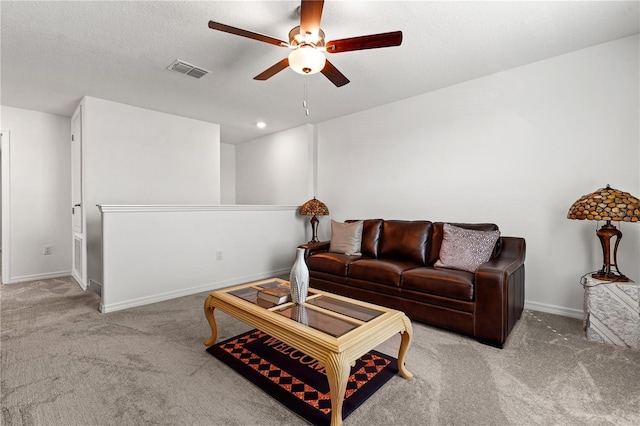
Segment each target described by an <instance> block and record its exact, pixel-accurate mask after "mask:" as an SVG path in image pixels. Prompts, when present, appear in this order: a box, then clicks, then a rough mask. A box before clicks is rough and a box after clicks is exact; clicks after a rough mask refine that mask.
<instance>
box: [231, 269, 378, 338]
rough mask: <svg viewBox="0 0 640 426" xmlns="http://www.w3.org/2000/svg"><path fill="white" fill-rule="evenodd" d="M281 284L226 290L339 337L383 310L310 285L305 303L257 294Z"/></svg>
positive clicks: (271, 282) (258, 284)
mask: <svg viewBox="0 0 640 426" xmlns="http://www.w3.org/2000/svg"><path fill="white" fill-rule="evenodd" d="M284 283H285V285H288V283H286V282H284ZM282 285H283V282H278V281H268V282H261V283H256V284H255V285H251V284H249V285H247V286H244V287H241V288H238V289H235V290H231V291H229V292H228V293H229V294H232V295H234V296H236V297H239V298H241V299H243V300H246V301H248V302H251V303H254V304H256V305H259V306H261V307H263V308H265V309H269V310H271V311H273V312H275V313H277V314H280V315H282V316H284V317H287V318H290V319H292V320H294V321H297V322H298V323H300V324H303V325H306V326H308V327H311V328H314V329H316V330H319V331H322V332H323V333H326V334H329V335H331V336H334V337H340V336H342V335H344V334H346V333H348V332H350V331H352V330H354V329H356V328H357V327H359V326H360V325H362V324H364V323H367V322H368V321H371V320H372V319H374V318H377V317H378V316H380V315H382V314H384V311H382V310H376V309H371V308H369V307H366V306H362V305H359V304H356V303H351V302H348V301H345V300H342V299H338V298H336V297H331V296H330V295H326V294H319V293H314V290H313V289H310V290H309V294H308V296H307V301H306V304H305V305H296V304H294V303H292V302H290V301H285V302H284V303H281V304H279V305H278V304H275V303H272V302H269V301H267V300H265V299H263V298H261V297H259V291H260V290H262V289H266V288H269V287H276V286H282Z"/></svg>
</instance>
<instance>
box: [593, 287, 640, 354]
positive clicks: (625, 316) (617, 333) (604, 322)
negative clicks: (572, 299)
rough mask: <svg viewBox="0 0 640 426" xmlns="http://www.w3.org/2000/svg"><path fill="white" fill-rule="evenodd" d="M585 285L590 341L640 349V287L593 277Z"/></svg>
mask: <svg viewBox="0 0 640 426" xmlns="http://www.w3.org/2000/svg"><path fill="white" fill-rule="evenodd" d="M582 285H583V286H584V290H585V291H584V323H583V324H584V330H585V332H586V334H587V340H590V341H594V342H601V343H609V344H612V345H617V346H624V347H627V348H636V349H640V285H639V284H638V283H635V282H633V281H629V282H611V281H602V280H597V279H595V278H593V277H591V276H587V277H584V278H583V279H582Z"/></svg>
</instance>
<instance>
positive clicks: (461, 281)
mask: <svg viewBox="0 0 640 426" xmlns="http://www.w3.org/2000/svg"><path fill="white" fill-rule="evenodd" d="M473 278H474V274H472V273H471V272H467V271H459V270H454V269H437V268H433V267H424V268H416V269H411V270H409V271H405V272H404V273H403V274H402V288H403V289H407V290H414V291H420V292H424V293H430V294H436V295H438V296H444V297H452V298H455V299H459V300H468V301H472V300H473V289H474V286H473Z"/></svg>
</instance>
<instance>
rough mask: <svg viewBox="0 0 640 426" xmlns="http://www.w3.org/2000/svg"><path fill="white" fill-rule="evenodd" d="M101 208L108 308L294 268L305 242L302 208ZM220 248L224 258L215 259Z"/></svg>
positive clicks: (104, 299) (105, 303)
mask: <svg viewBox="0 0 640 426" xmlns="http://www.w3.org/2000/svg"><path fill="white" fill-rule="evenodd" d="M102 211H103V213H102V216H103V226H104V285H103V293H102V307H101V309H102V311H103V312H109V311H115V310H119V309H124V308H129V307H132V306H138V305H143V304H147V303H152V302H157V301H160V300H166V299H171V298H175V297H180V296H184V295H187V294H194V293H199V292H202V291H206V290H214V289H217V288H221V287H225V286H229V285H232V284H239V283H242V282H248V281H254V280H259V279H263V278H268V277H272V276H277V275H281V274H283V273H288V271H289V270H290V268H291V265H292V264H293V262H294V260H295V254H296V246H297V245H299V244H301V243H303V242H304V241H305V236H304V229H305V226H304V225H305V223H304V218H302V217H300V216H298V215H296V206H102ZM159 230H162V232H159ZM217 251H222V260H216V252H217ZM132 259H135V261H132ZM203 302H204V300H203Z"/></svg>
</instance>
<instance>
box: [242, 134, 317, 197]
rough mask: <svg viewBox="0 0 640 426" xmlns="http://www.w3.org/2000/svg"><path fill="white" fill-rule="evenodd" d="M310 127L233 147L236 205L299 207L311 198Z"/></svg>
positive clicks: (311, 158)
mask: <svg viewBox="0 0 640 426" xmlns="http://www.w3.org/2000/svg"><path fill="white" fill-rule="evenodd" d="M313 143H314V129H313V127H312V126H311V125H304V126H300V127H295V128H293V129H289V130H285V131H282V132H279V133H275V134H271V135H268V136H264V137H262V138H258V139H254V140H252V141H249V142H244V143H240V144H236V203H237V204H271V205H287V204H290V205H301V204H303V203H304V202H305V201H307V200H308V199H310V198H312V197H313V195H314V194H313V173H312V172H313V167H312V165H313Z"/></svg>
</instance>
